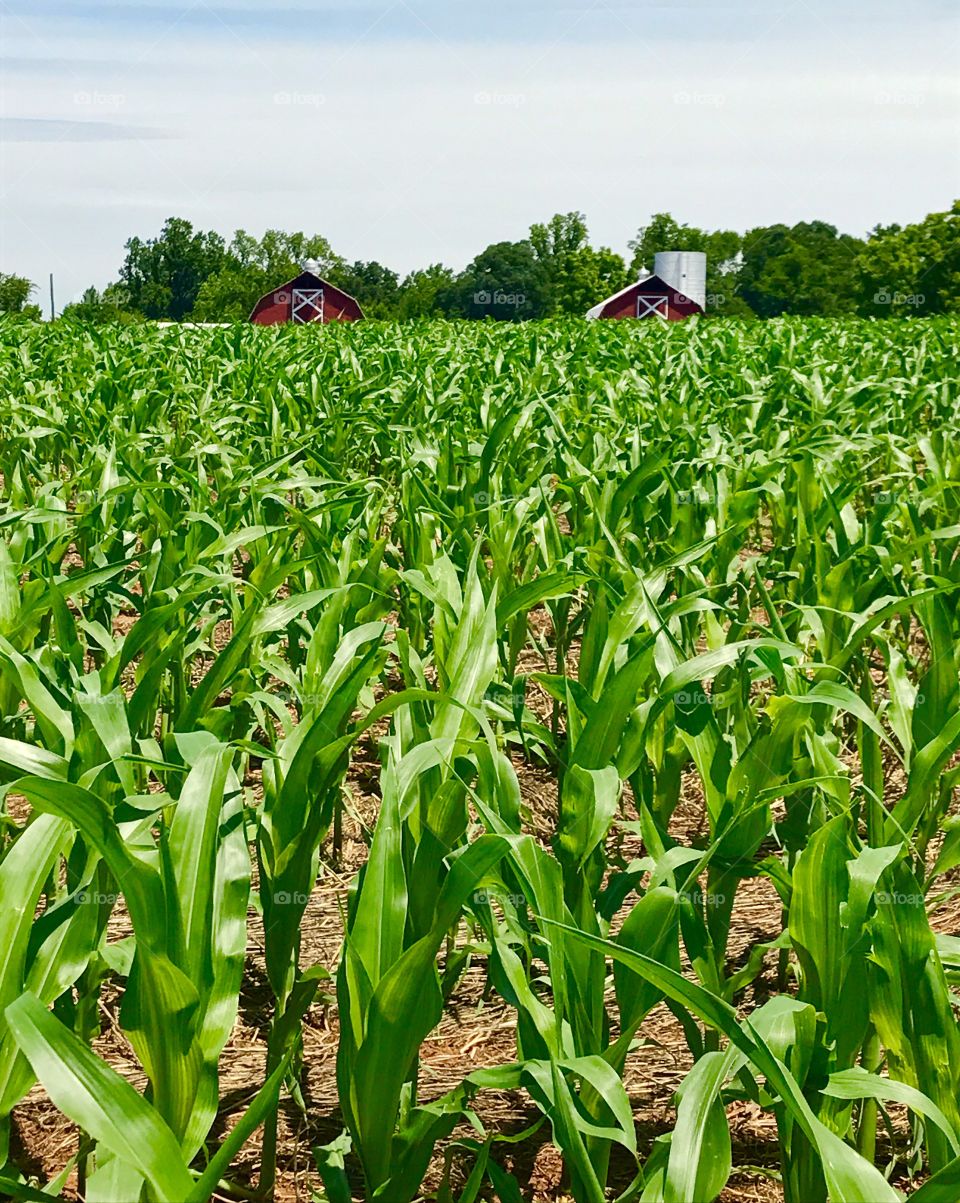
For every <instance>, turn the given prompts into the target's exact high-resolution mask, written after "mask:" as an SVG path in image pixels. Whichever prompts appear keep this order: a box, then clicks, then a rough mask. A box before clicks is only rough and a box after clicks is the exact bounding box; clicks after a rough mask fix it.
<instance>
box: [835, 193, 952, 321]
mask: <svg viewBox="0 0 960 1203" xmlns="http://www.w3.org/2000/svg"><path fill="white" fill-rule="evenodd" d="M858 266H859V269H860V311H861V312H862V313H864V314H867V315H869V314H875V315H877V316H880V317H890V316H903V315H904V314H933V313H956V312H958V311H960V200H958V201H954V202H953V206H952V207H951V208H950V209H949V210H947V211H946V212H943V213H930V214H928V216H927V217H925V218H924V219H923V221H921V222H917V223H916V224H914V225H909V226H903V227H901V226H898V225H893V226H877V227H876V229H874V230H872V231H871V232H870V236H869V238H868V239H867V241H866V243H865V244H864V245H863V248H862V249H861V251H860V256H859V264H858Z"/></svg>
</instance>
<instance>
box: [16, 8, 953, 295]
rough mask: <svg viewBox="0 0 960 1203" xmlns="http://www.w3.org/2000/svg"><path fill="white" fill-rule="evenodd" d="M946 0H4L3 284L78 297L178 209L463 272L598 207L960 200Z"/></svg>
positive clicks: (851, 208)
mask: <svg viewBox="0 0 960 1203" xmlns="http://www.w3.org/2000/svg"><path fill="white" fill-rule="evenodd" d="M958 11H960V10H958V7H957V5H956V4H955V3H953V2H952V0H951V3H946V2H945V0H943V2H941V0H925V2H922V0H912V2H911V3H910V4H904V3H902V2H900V3H892V2H888V0H846V2H844V0H834V2H833V3H827V2H826V0H766V2H764V3H759V2H756V3H755V2H753V0H736V2H731V3H728V4H725V5H724V4H711V3H706V2H702V0H675V2H673V3H667V2H666V0H663V2H648V0H632V2H628V0H597V2H596V3H591V2H590V0H561V2H559V3H549V2H548V0H486V2H482V0H480V2H473V3H464V2H460V0H448V2H446V3H442V2H441V0H398V2H396V3H391V2H389V0H384V2H383V3H377V2H368V0H358V2H357V3H354V4H349V3H344V2H342V0H293V2H288V3H285V4H281V5H280V6H269V7H268V6H267V5H264V4H258V3H253V2H252V0H224V2H217V3H213V2H211V3H204V2H203V0H199V2H197V3H190V2H189V0H184V2H182V3H174V4H171V3H161V2H160V0H139V2H136V0H135V2H128V3H84V2H82V0H80V2H77V0H74V2H70V3H67V2H66V0H49V2H45V0H29V2H27V0H0V190H2V202H0V270H2V271H18V272H22V273H24V274H26V275H29V276H30V277H31V278H32V279H34V280H36V281H38V282H40V281H43V282H44V285H45V281H46V277H47V273H48V272H50V271H53V272H55V274H56V277H57V287H58V301H59V302H60V303H61V304H62V303H65V302H66V301H68V300H71V299H73V298H74V297H75V296H76V295H77V294H78V293H79V292H80V291H81V290H82V288H83V287H84V286H85V285H86V284H89V283H96V284H98V285H102V284H104V283H106V282H107V281H108V280H110V279H111V278H112V277H113V276H114V275H115V273H116V269H117V267H118V265H119V263H120V261H121V259H122V257H123V243H124V240H125V239H126V238H127V237H128V236H129V235H130V234H132V233H137V234H140V235H141V236H149V235H151V234H153V233H155V232H156V231H157V230H158V229H159V227H160V225H161V223H162V222H163V220H164V218H165V217H167V216H169V215H171V214H177V215H182V216H185V217H188V218H190V219H191V220H193V221H194V222H195V223H197V224H199V225H201V226H203V227H205V228H215V229H218V230H220V231H221V232H223V233H224V234H227V235H228V234H229V233H230V232H232V230H234V229H235V228H236V227H238V226H242V227H244V228H245V229H248V230H250V231H251V232H254V233H260V232H262V231H263V230H264V229H266V228H267V227H269V226H277V227H281V228H284V229H302V230H306V231H307V232H309V233H313V232H318V233H323V234H325V235H326V236H327V237H328V238H329V239H330V240H331V242H332V243H333V245H334V247H335V249H336V250H338V251H339V252H340V253H341V254H344V255H346V256H348V257H349V258H351V259H353V258H364V259H370V258H375V259H380V260H381V261H383V262H385V263H388V264H389V265H391V266H393V267H395V268H396V269H397V270H400V271H405V270H407V269H409V268H411V267H414V266H418V265H426V264H427V263H430V262H436V261H438V260H443V261H444V262H447V263H449V264H451V265H452V266H454V267H460V266H462V265H463V264H464V263H465V262H466V261H467V260H468V259H469V258H470V257H471V256H472V254H473V253H475V252H476V251H478V250H480V249H482V247H483V246H485V245H486V244H487V243H489V242H493V241H498V240H500V239H503V238H519V237H522V236H523V235H524V234H525V233H526V231H527V229H528V227H529V225H530V223H531V222H533V221H537V220H542V219H545V218H547V217H549V216H550V215H551V214H552V213H554V212H556V211H566V210H569V209H581V210H583V211H584V212H585V213H586V214H587V217H588V220H589V224H590V228H591V232H592V234H593V238H594V241H597V242H603V243H606V244H608V245H612V246H614V247H615V248H616V249H618V250H621V251H624V250H625V249H626V243H627V240H628V239H629V238H630V237H631V236H632V235H633V234H634V232H635V231H636V228H637V226H638V225H641V224H642V223H643V222H644V221H645V220H646V218H648V217H649V216H650V214H652V213H654V212H657V211H660V210H665V209H666V210H669V211H671V212H672V213H674V214H675V215H676V216H677V217H679V218H681V219H683V220H686V221H689V222H694V223H696V224H703V225H707V226H711V227H714V226H724V227H734V228H738V229H744V228H747V227H749V226H751V225H757V224H761V223H767V222H772V221H777V220H781V221H787V222H792V221H797V220H801V219H804V218H812V217H820V218H824V219H826V220H829V221H832V222H834V223H835V224H837V225H839V226H840V227H841V228H842V229H844V230H848V231H850V232H852V233H863V232H864V231H865V230H867V229H868V228H869V227H870V226H872V225H873V224H875V223H876V222H878V221H879V222H885V223H886V222H890V221H901V222H904V221H910V220H914V219H917V218H920V217H922V216H923V214H924V213H926V212H928V211H930V210H933V209H942V208H946V207H947V205H948V204H949V202H950V201H951V200H952V199H953V197H955V196H957V195H960V16H958Z"/></svg>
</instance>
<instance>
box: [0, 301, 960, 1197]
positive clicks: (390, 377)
mask: <svg viewBox="0 0 960 1203" xmlns="http://www.w3.org/2000/svg"><path fill="white" fill-rule="evenodd" d="M958 362H960V322H958V321H956V320H953V319H934V320H930V321H924V320H914V321H903V322H894V321H891V322H867V321H864V322H859V321H853V320H851V321H843V322H838V323H830V322H826V321H816V320H809V321H802V320H795V319H788V320H779V321H771V322H767V323H757V324H738V323H734V322H714V323H712V324H704V323H697V322H691V323H677V324H676V325H670V326H662V325H660V324H654V323H636V324H634V323H616V322H614V323H593V324H587V323H582V322H579V321H577V322H570V323H562V322H561V323H557V324H543V325H517V326H510V327H509V328H504V327H498V326H493V325H486V324H483V325H481V324H471V325H458V324H452V323H451V324H447V323H443V322H433V323H426V324H423V325H412V326H399V325H397V326H390V325H378V324H376V323H365V324H358V325H357V326H355V327H349V328H348V327H343V328H334V327H333V326H330V327H326V328H323V329H308V328H300V329H297V328H286V329H275V330H254V329H251V328H246V327H236V328H226V329H221V330H199V329H194V330H191V329H179V330H177V329H167V330H159V329H151V328H143V329H138V328H130V327H125V328H124V327H118V328H108V327H100V328H96V329H83V328H82V327H71V326H69V325H65V324H62V323H61V324H52V325H50V326H40V325H33V324H25V323H14V324H6V325H3V326H0V473H2V479H0V798H2V801H3V810H2V816H0V817H2V828H0V854H2V860H0V1166H2V1167H3V1168H2V1169H0V1194H2V1195H3V1196H4V1197H9V1198H11V1199H17V1200H39V1201H41V1203H49V1200H50V1199H51V1198H64V1199H71V1200H73V1199H81V1200H86V1201H88V1203H134V1201H139V1200H143V1201H149V1203H203V1201H205V1200H208V1199H214V1198H215V1199H218V1200H224V1199H238V1200H243V1199H254V1200H263V1201H266V1200H270V1199H276V1200H278V1201H281V1200H288V1199H289V1200H292V1199H298V1200H299V1199H302V1200H325V1201H327V1203H350V1200H352V1199H359V1200H371V1201H372V1200H375V1201H377V1203H411V1201H413V1200H421V1199H431V1200H436V1201H437V1203H475V1201H479V1200H498V1201H499V1203H521V1201H522V1203H532V1201H533V1200H546V1199H550V1200H558V1201H559V1200H561V1199H562V1200H574V1201H575V1203H604V1201H608V1200H614V1199H616V1200H618V1201H619V1203H701V1201H703V1203H708V1201H711V1200H724V1201H725V1203H733V1201H734V1200H741V1199H757V1200H774V1199H782V1200H784V1201H785V1203H827V1200H829V1201H830V1203H887V1201H891V1203H892V1201H893V1200H898V1199H904V1198H910V1199H911V1200H914V1201H915V1203H957V1200H958V1199H960V996H958V992H957V988H958V984H960V808H958V805H957V786H958V783H960V657H958V644H960V377H958V373H957V364H958ZM321 911H322V914H323V916H324V920H323V927H322V933H321V935H322V938H318V935H317V932H318V930H319V929H318V926H317V924H318V915H320V913H321ZM238 1066H242V1068H239V1069H238ZM441 1069H442V1072H441ZM38 1117H39V1118H38ZM43 1133H45V1134H46V1137H45V1141H44V1140H41V1139H40V1135H38V1134H41V1135H42V1134H43Z"/></svg>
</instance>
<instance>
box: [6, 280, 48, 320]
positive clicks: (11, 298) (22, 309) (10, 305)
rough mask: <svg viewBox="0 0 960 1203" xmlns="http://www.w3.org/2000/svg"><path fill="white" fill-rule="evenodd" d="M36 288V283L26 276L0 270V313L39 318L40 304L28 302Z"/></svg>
mask: <svg viewBox="0 0 960 1203" xmlns="http://www.w3.org/2000/svg"><path fill="white" fill-rule="evenodd" d="M36 290H37V286H36V284H34V283H32V282H31V281H30V280H28V279H27V278H26V276H17V275H13V274H12V273H11V274H7V273H6V272H0V314H8V313H15V314H17V316H18V317H25V318H39V317H40V306H39V305H31V304H30V303H29V302H30V298H31V296H32V295H33V294H34V293H35V292H36Z"/></svg>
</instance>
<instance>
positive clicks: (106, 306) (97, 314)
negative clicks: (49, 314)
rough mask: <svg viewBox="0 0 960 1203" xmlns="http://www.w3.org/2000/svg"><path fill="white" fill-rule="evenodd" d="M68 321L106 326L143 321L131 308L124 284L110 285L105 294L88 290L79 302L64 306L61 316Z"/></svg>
mask: <svg viewBox="0 0 960 1203" xmlns="http://www.w3.org/2000/svg"><path fill="white" fill-rule="evenodd" d="M60 316H61V318H62V319H65V320H66V321H75V322H89V323H90V324H92V325H104V324H107V323H112V322H122V323H130V322H136V321H140V320H142V317H141V315H140V314H137V313H135V312H133V310H131V308H130V298H129V297H128V296H127V292H126V289H125V288H124V287H123V285H122V284H108V285H107V287H106V288H105V289H104V290H103V292H99V291H98V290H97V289H96V288H93V287H90V288H88V289H86V290H85V291H84V293H83V295H82V296H81V297H80V300H79V301H74V302H72V304H70V305H66V306H64V309H63V313H62V314H61V315H60Z"/></svg>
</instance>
